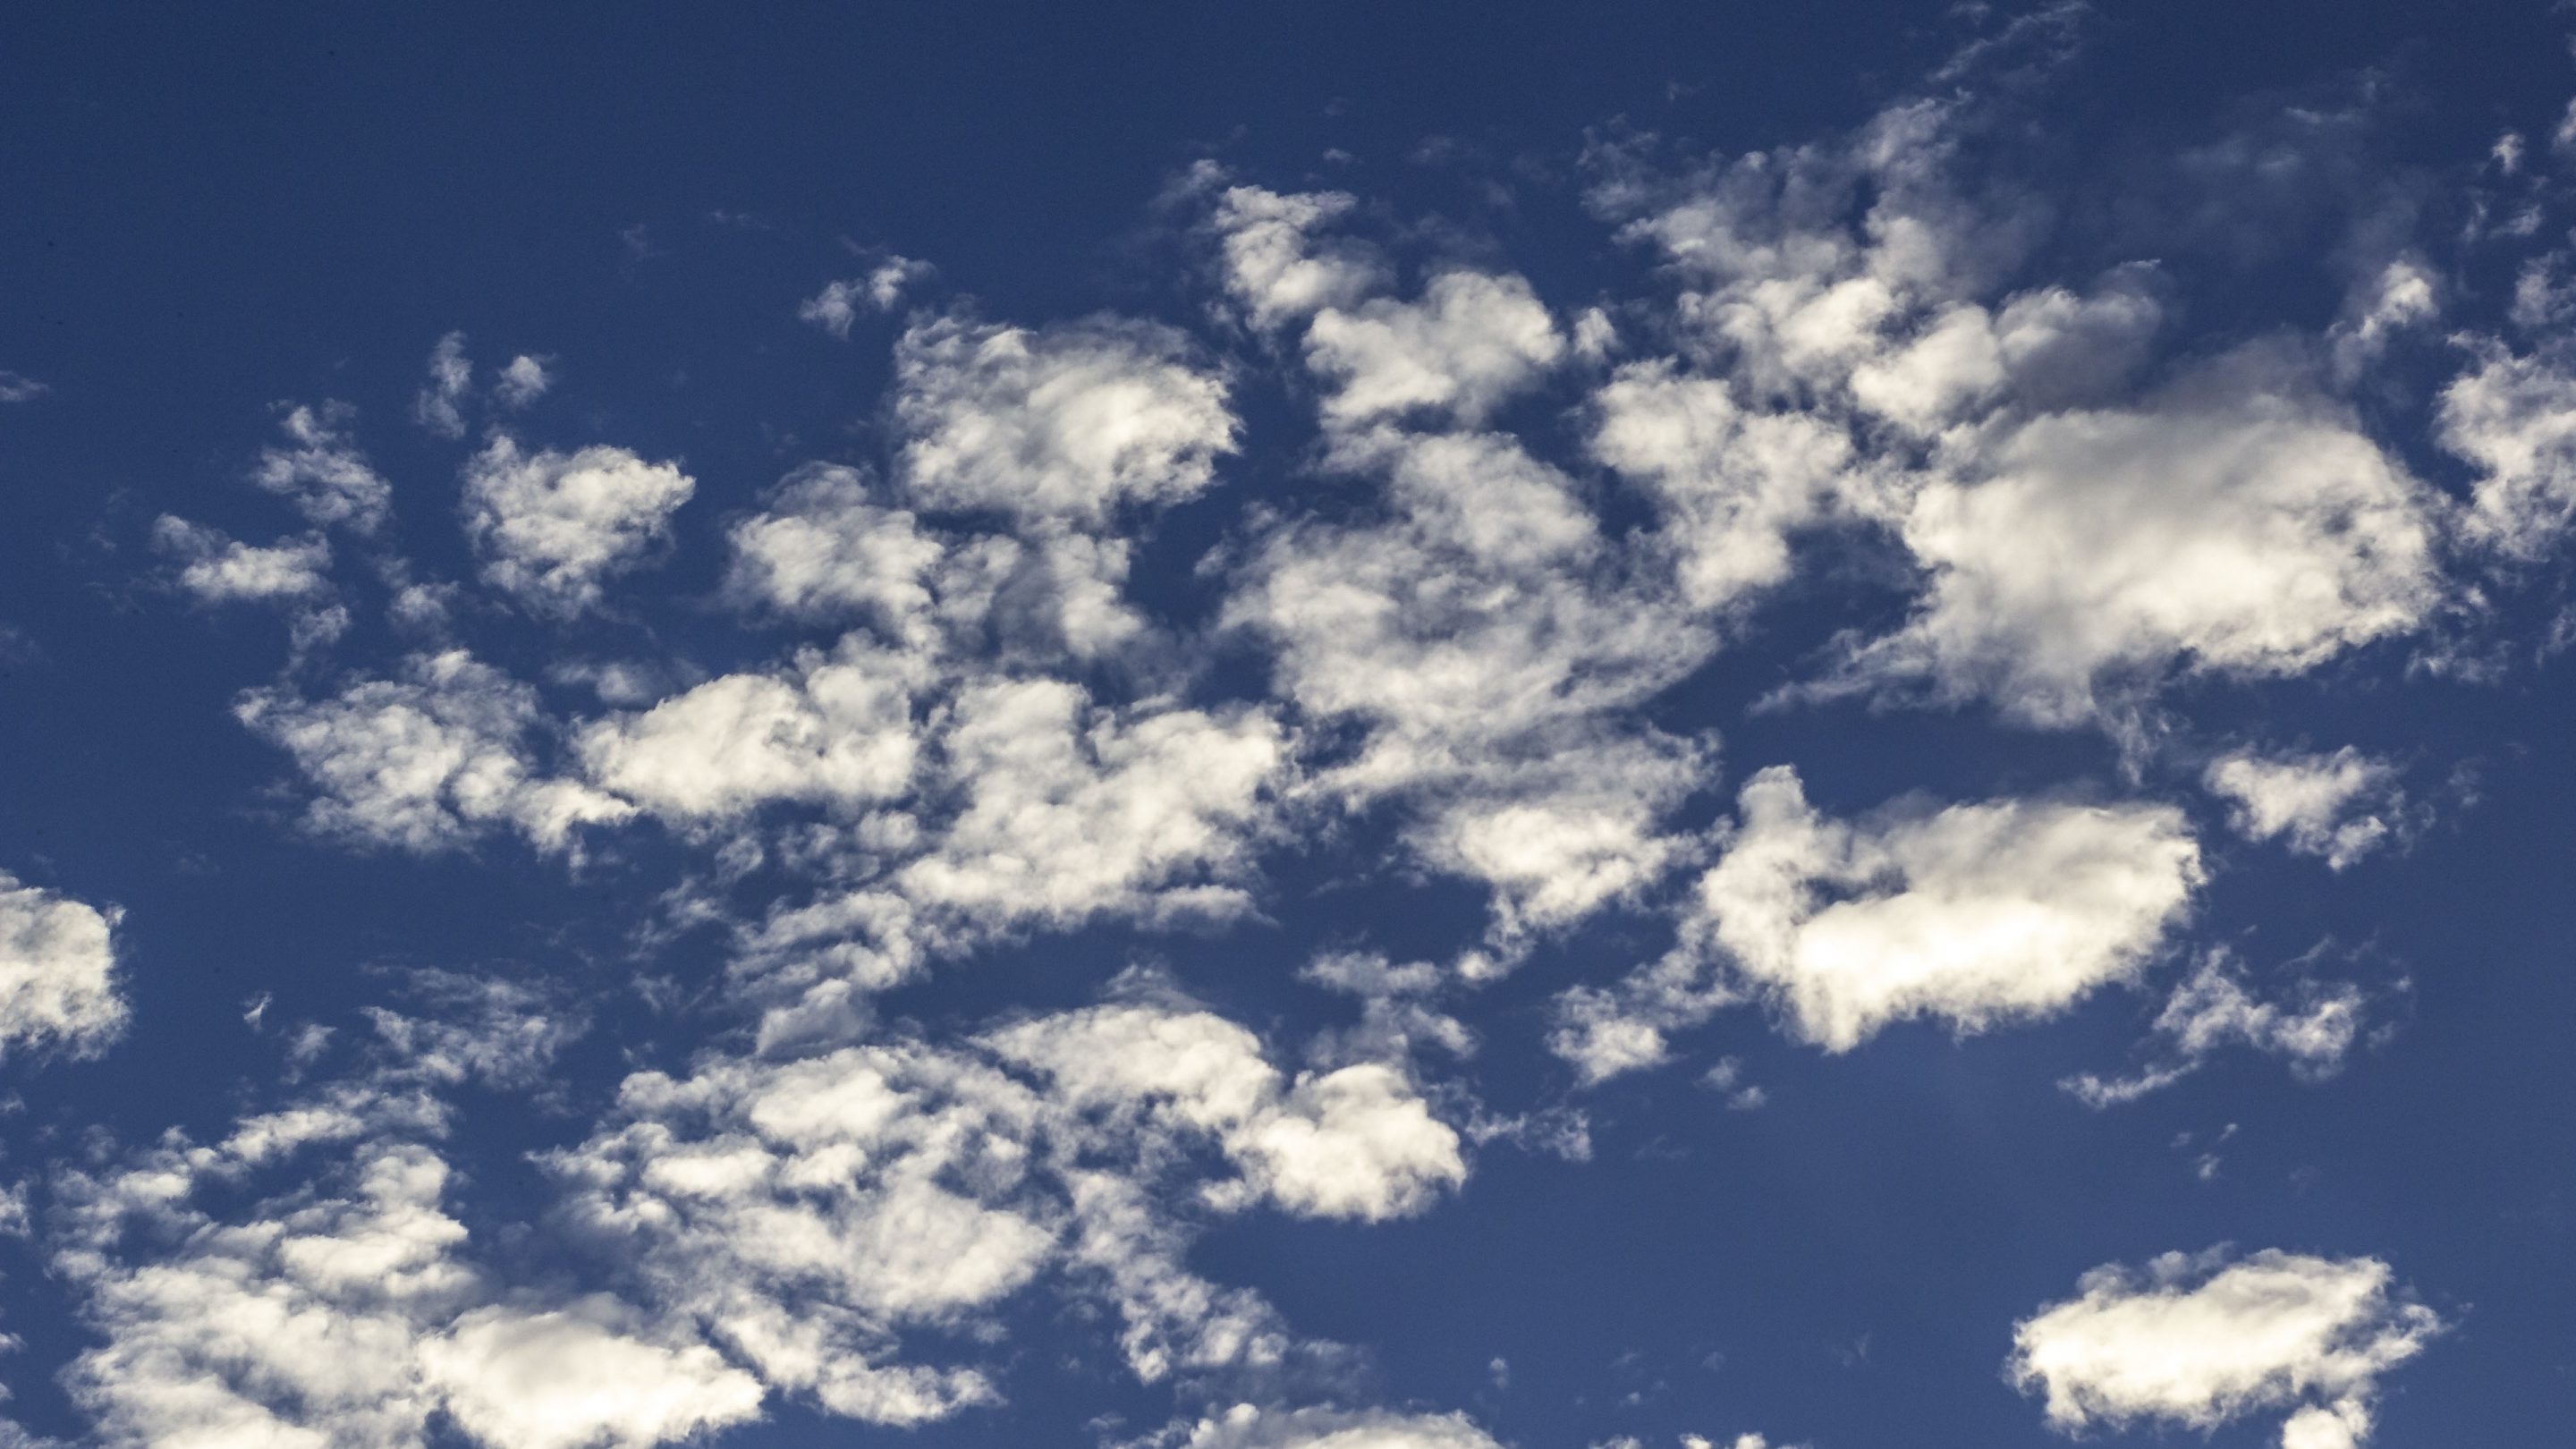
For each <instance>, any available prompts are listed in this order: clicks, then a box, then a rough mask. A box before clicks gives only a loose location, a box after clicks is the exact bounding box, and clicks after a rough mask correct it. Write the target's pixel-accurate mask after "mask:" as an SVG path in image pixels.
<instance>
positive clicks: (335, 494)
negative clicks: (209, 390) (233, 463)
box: [251, 402, 393, 534]
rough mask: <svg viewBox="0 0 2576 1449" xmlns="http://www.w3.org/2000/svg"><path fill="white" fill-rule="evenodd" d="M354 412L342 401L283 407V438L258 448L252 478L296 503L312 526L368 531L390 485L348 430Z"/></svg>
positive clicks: (380, 515) (385, 509) (387, 508)
mask: <svg viewBox="0 0 2576 1449" xmlns="http://www.w3.org/2000/svg"><path fill="white" fill-rule="evenodd" d="M357 421H358V414H357V410H356V409H355V408H352V407H350V406H349V405H347V404H346V403H337V402H326V403H322V404H319V405H316V406H306V405H302V404H298V405H296V406H293V407H289V408H286V409H285V410H284V412H283V414H282V416H281V417H280V419H279V422H278V426H279V428H280V430H281V431H283V432H284V433H285V434H286V441H285V442H284V443H282V444H273V445H271V446H270V447H268V448H266V449H263V450H262V451H261V453H260V455H259V463H258V465H257V466H256V467H255V468H253V469H252V471H251V481H252V482H254V483H256V484H258V485H259V486H260V487H262V488H264V489H266V490H268V491H269V492H271V493H274V494H277V495H278V496H279V497H282V498H284V499H285V500H286V501H287V502H289V503H291V504H293V505H295V508H296V511H297V512H299V513H302V514H303V515H304V517H305V519H306V520H307V521H308V522H310V523H312V524H313V525H314V526H315V527H317V528H346V529H348V530H349V531H350V532H352V533H358V534H372V533H374V532H376V531H377V530H378V529H380V528H382V527H383V526H384V522H385V519H386V517H387V516H388V514H389V513H390V512H391V511H392V508H393V485H391V484H389V483H387V482H386V481H385V480H384V477H383V475H381V474H379V473H377V472H376V470H375V469H374V467H372V466H371V465H369V463H368V462H367V458H366V455H365V454H364V453H361V452H360V451H359V450H358V445H357V443H356V441H355V439H354V438H353V437H352V436H351V433H352V430H353V429H354V428H355V427H356V425H357Z"/></svg>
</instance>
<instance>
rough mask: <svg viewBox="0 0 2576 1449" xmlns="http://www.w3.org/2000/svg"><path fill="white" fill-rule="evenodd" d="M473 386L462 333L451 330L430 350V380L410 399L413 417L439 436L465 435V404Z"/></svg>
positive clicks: (472, 367) (469, 361) (471, 364)
mask: <svg viewBox="0 0 2576 1449" xmlns="http://www.w3.org/2000/svg"><path fill="white" fill-rule="evenodd" d="M473 386H474V364H473V362H472V361H471V360H470V359H468V358H467V357H466V355H465V334H464V333H462V332H450V333H448V334H447V335H446V336H444V337H441V338H439V339H438V345H437V346H435V347H433V348H431V349H430V352H429V381H427V382H425V383H423V384H421V389H420V392H419V393H418V394H417V395H415V396H414V397H413V398H412V402H411V415H412V420H413V421H415V422H417V423H419V424H420V425H421V426H422V427H424V428H427V429H429V430H430V431H431V432H433V433H436V434H438V435H439V436H440V437H442V438H461V437H464V436H465V412H464V404H465V402H466V395H467V394H468V393H469V392H470V391H472V389H473Z"/></svg>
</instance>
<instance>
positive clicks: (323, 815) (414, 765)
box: [233, 649, 634, 852]
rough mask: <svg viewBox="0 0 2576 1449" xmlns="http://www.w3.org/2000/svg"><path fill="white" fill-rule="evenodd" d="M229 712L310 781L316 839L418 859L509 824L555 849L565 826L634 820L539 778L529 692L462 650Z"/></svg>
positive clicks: (261, 698)
mask: <svg viewBox="0 0 2576 1449" xmlns="http://www.w3.org/2000/svg"><path fill="white" fill-rule="evenodd" d="M233 712H234V714H235V715H236V716H237V717H238V718H239V719H240V720H241V722H242V723H243V724H244V725H246V726H248V727H249V728H250V729H251V730H252V731H253V732H254V733H256V734H259V735H261V736H262V737H264V738H266V739H267V740H268V741H269V742H270V743H272V744H275V745H276V746H278V747H279V748H280V749H283V750H285V751H286V752H287V753H288V754H289V755H291V756H293V757H294V760H295V763H296V766H297V768H299V769H301V770H302V771H303V772H304V775H305V777H306V778H307V779H308V780H309V781H311V782H312V784H313V786H314V788H315V791H316V793H315V795H314V797H313V799H312V800H311V801H310V802H308V803H307V805H306V806H305V809H304V824H305V827H306V828H307V829H309V830H312V831H313V832H314V833H316V834H318V835H323V836H327V837H333V838H337V839H342V840H348V841H352V842H356V843H361V844H367V845H380V846H393V847H397V848H400V849H404V850H411V851H421V852H428V851H436V850H442V849H447V848H451V847H454V846H457V845H461V844H463V843H464V842H465V841H467V840H468V839H470V838H472V836H473V835H474V834H475V833H476V832H477V831H479V830H481V829H483V828H486V827H489V826H494V825H509V826H513V827H515V828H517V829H518V830H520V831H521V832H523V833H525V834H526V835H527V836H528V837H529V838H530V839H531V840H533V841H535V842H536V843H537V844H538V845H540V846H542V847H544V848H545V849H548V850H562V849H566V848H568V847H569V846H570V844H571V834H572V831H573V829H574V828H575V827H577V826H581V825H586V824H594V823H611V822H615V821H619V820H623V819H625V818H626V817H628V816H629V815H631V814H633V813H634V807H633V806H631V805H628V804H627V803H625V802H624V801H621V800H618V799H616V798H615V797H613V796H609V795H604V794H602V793H600V792H599V791H597V790H594V789H591V788H590V787H588V786H586V785H582V784H579V783H577V782H574V781H569V780H560V779H551V778H547V777H545V776H544V775H542V774H540V773H539V771H538V769H537V766H536V765H535V763H534V762H533V760H532V758H531V756H530V754H529V748H528V737H529V736H530V735H531V734H534V733H537V732H539V731H540V729H541V727H542V726H544V725H545V723H546V721H545V717H544V714H543V712H542V711H541V710H540V708H539V706H538V703H537V698H536V692H535V691H534V690H533V689H530V688H529V687H528V686H527V685H525V684H521V683H519V682H517V681H515V680H512V679H510V678H508V677H507V676H505V675H503V674H501V673H500V672H499V671H498V670H495V669H493V668H492V667H491V666H490V665H487V664H483V663H480V662H479V661H477V660H475V659H474V658H473V656H471V655H469V654H467V653H466V652H465V651H463V650H461V649H455V650H447V651H444V652H442V653H437V654H422V655H415V656H413V658H412V659H411V660H410V661H409V664H408V667H407V668H406V670H405V674H404V677H403V678H400V679H366V680H360V681H358V682H356V683H354V684H351V685H349V686H348V687H347V688H346V689H344V690H342V691H341V692H340V693H339V694H337V695H334V696H332V697H330V698H327V699H319V700H310V699H305V698H303V697H301V696H299V695H297V694H295V693H293V692H291V691H290V690H288V689H287V688H286V687H285V686H283V685H279V686H272V687H270V688H266V689H256V690H251V691H248V692H246V693H245V694H243V695H242V697H241V699H240V700H239V702H238V703H236V704H235V706H234V710H233Z"/></svg>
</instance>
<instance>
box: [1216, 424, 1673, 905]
mask: <svg viewBox="0 0 2576 1449" xmlns="http://www.w3.org/2000/svg"><path fill="white" fill-rule="evenodd" d="M1344 461H1345V462H1346V463H1349V464H1351V465H1354V466H1357V465H1361V464H1363V463H1364V464H1366V465H1367V466H1369V467H1370V468H1372V469H1382V470H1383V472H1384V476H1385V492H1386V496H1387V501H1388V502H1389V504H1391V505H1392V508H1391V512H1392V513H1393V516H1392V517H1389V518H1386V519H1384V520H1382V521H1378V522H1374V523H1367V524H1360V525H1342V526H1335V525H1328V524H1323V523H1316V522H1294V523H1285V524H1282V525H1279V526H1277V527H1276V528H1274V529H1273V530H1272V531H1271V532H1270V533H1269V534H1268V535H1267V536H1265V537H1264V538H1262V539H1261V540H1260V542H1259V543H1258V545H1257V546H1256V547H1255V548H1254V549H1253V550H1252V551H1251V554H1250V556H1249V558H1248V559H1247V560H1246V561H1245V563H1244V564H1243V566H1242V567H1241V568H1240V569H1239V570H1238V571H1237V574H1236V578H1235V580H1234V591H1233V594H1232V596H1231V597H1230V598H1229V599H1228V601H1227V604H1226V612H1225V616H1224V618H1225V622H1226V623H1227V624H1228V625H1229V626H1230V627H1232V628H1235V629H1241V630H1248V631H1254V632H1257V633H1258V634H1259V635H1260V636H1262V637H1264V638H1265V639H1267V640H1268V641H1269V642H1270V643H1271V645H1272V646H1273V648H1274V650H1275V654H1274V657H1273V661H1272V669H1273V685H1272V687H1273V690H1274V691H1275V692H1276V693H1277V694H1278V695H1280V696H1281V697H1282V698H1284V699H1286V700H1287V701H1289V702H1290V703H1292V704H1293V705H1294V706H1295V707H1296V708H1297V709H1298V710H1299V711H1300V712H1301V713H1303V714H1304V715H1305V716H1307V717H1308V718H1310V719H1313V720H1316V721H1319V722H1326V721H1349V722H1353V723H1357V724H1359V725H1362V726H1364V727H1365V733H1364V734H1362V736H1361V737H1360V740H1359V742H1358V745H1357V748H1356V750H1355V752H1354V753H1352V755H1351V756H1350V757H1349V758H1347V759H1343V760H1337V761H1330V762H1326V764H1325V768H1323V769H1322V770H1321V772H1320V773H1319V775H1318V777H1317V780H1316V783H1317V786H1318V787H1319V788H1321V789H1323V790H1326V791H1329V792H1331V793H1332V794H1334V795H1337V796H1340V797H1341V798H1343V799H1345V800H1346V801H1348V802H1350V803H1352V804H1366V803H1368V802H1371V801H1374V800H1378V799H1383V798H1386V797H1388V796H1398V797H1403V798H1405V799H1407V800H1408V801H1409V802H1412V803H1413V804H1414V806H1415V809H1416V810H1417V811H1418V814H1417V815H1416V818H1415V819H1414V820H1413V821H1412V822H1411V823H1409V824H1408V826H1407V837H1408V840H1409V842H1410V843H1411V844H1412V845H1413V847H1414V848H1415V849H1416V850H1417V852H1418V853H1420V854H1421V855H1422V857H1423V858H1424V859H1425V860H1426V861H1428V862H1429V863H1431V864H1433V865H1434V866H1435V867H1437V868H1438V869H1441V870H1443V871H1446V872H1455V873H1458V874H1462V875H1465V876H1467V877H1469V878H1471V879H1477V880H1481V881H1483V882H1485V883H1486V884H1488V885H1489V886H1491V887H1493V888H1494V889H1495V891H1496V893H1497V906H1498V910H1499V915H1498V920H1497V925H1498V929H1500V930H1501V931H1502V932H1503V933H1504V934H1505V935H1506V936H1512V935H1516V934H1518V933H1519V932H1521V931H1524V930H1528V929H1543V928H1550V927H1554V926H1558V925H1562V924H1564V923H1566V922H1568V921H1571V920H1573V919H1575V918H1577V917H1579V916H1581V915H1582V914H1584V913H1585V912H1587V911H1589V910H1590V909H1592V908H1594V907H1596V906H1598V905H1600V904H1602V903H1603V902H1605V901H1608V900H1611V899H1615V898H1618V897H1620V896H1622V895H1625V894H1627V893H1629V892H1631V891H1632V890H1634V889H1636V888H1637V887H1639V886H1641V885H1643V884H1644V883H1646V882H1647V881H1649V880H1651V879H1652V878H1653V877H1654V876H1655V875H1656V874H1657V873H1659V872H1660V870H1661V869H1662V868H1663V867H1664V866H1665V865H1666V864H1668V863H1669V862H1670V861H1671V860H1672V859H1673V858H1674V857H1675V855H1676V851H1677V848H1678V847H1677V846H1676V844H1675V842H1673V841H1671V840H1670V839H1669V838H1667V837H1666V836H1665V835H1664V834H1663V832H1662V830H1661V828H1660V822H1661V818H1662V816H1663V814H1664V813H1665V811H1666V810H1667V809H1668V808H1669V807H1670V806H1671V805H1672V804H1674V803H1675V802H1676V801H1677V800H1678V799H1679V797H1680V796H1681V795H1682V794H1683V793H1685V792H1687V790H1688V789H1689V788H1690V787H1691V785H1692V784H1693V783H1694V782H1695V781H1696V779H1697V778H1698V776H1699V774H1700V772H1701V771H1702V769H1703V768H1704V767H1705V764H1706V762H1707V761H1706V754H1707V752H1706V751H1705V750H1703V749H1701V748H1700V747H1699V746H1697V745H1696V744H1694V743H1693V742H1690V741H1684V740H1680V739H1677V738H1674V737H1672V736H1669V735H1664V734H1661V733H1658V732H1655V731H1652V730H1646V729H1640V728H1638V727H1637V726H1636V725H1635V724H1633V723H1631V722H1629V721H1627V720H1625V719H1623V718H1622V717H1621V712H1622V711H1624V710H1627V709H1630V708H1632V707H1633V706H1635V705H1637V704H1638V703H1640V702H1642V701H1643V700H1645V699H1647V698H1650V697H1652V696H1653V695H1654V694H1655V693H1657V692H1659V691H1660V690H1661V689H1663V688H1664V687H1665V686H1667V685H1669V684H1670V683H1672V682H1674V681H1675V680H1677V679H1679V678H1680V677H1681V676H1682V675H1684V674H1686V673H1687V672H1689V670H1690V669H1691V668H1692V667H1694V666H1695V665H1696V664H1697V663H1698V662H1699V661H1700V660H1701V659H1703V658H1705V657H1706V654H1707V651H1708V649H1709V648H1710V644H1711V641H1710V639H1709V637H1708V635H1707V633H1706V631H1705V630H1704V629H1702V628H1700V627H1699V626H1698V625H1697V624H1696V623H1694V621H1693V620H1691V619H1690V618H1689V617H1687V616H1686V615H1685V614H1684V613H1683V612H1682V611H1681V610H1680V609H1679V607H1677V606H1676V605H1675V604H1674V603H1673V602H1672V601H1670V600H1667V599H1664V598H1662V597H1659V596H1658V595H1656V594H1653V593H1650V592H1647V591H1645V590H1643V589H1638V588H1634V587H1632V586H1630V585H1629V583H1628V581H1627V580H1625V579H1623V578H1622V577H1621V576H1620V575H1619V574H1618V573H1617V571H1616V570H1615V567H1614V566H1613V564H1612V562H1611V559H1610V551H1609V549H1608V547H1607V545H1606V543H1605V541H1604V540H1603V539H1602V538H1601V536H1600V533H1599V530H1598V528H1597V526H1596V524H1595V523H1594V521H1593V519H1592V517H1591V515H1590V513H1589V512H1588V511H1587V510H1586V509H1585V508H1584V507H1583V506H1582V504H1581V502H1580V500H1579V498H1578V497H1577V495H1576V489H1575V485H1574V484H1573V481H1572V480H1571V479H1568V478H1567V477H1566V476H1565V475H1564V474H1563V473H1561V472H1559V471H1557V470H1556V469H1554V468H1550V467H1548V466H1546V465H1545V464H1542V463H1540V462H1539V461H1538V460H1536V459H1534V458H1532V457H1530V456H1529V455H1528V454H1527V453H1526V452H1524V451H1522V450H1521V448H1520V447H1519V446H1518V445H1517V444H1516V443H1515V442H1514V441H1513V440H1511V439H1509V438H1506V437H1501V436H1498V435H1492V434H1456V435H1436V436H1430V437H1400V436H1394V435H1381V436H1379V437H1377V438H1376V439H1374V440H1372V441H1370V442H1368V443H1367V444H1366V445H1365V446H1364V447H1363V446H1356V445H1355V446H1354V447H1353V448H1351V449H1346V450H1345V456H1344Z"/></svg>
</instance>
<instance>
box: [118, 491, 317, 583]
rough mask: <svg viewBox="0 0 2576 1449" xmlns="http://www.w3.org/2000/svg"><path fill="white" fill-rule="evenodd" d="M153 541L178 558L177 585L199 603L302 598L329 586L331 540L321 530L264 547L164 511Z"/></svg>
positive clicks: (154, 544) (153, 528)
mask: <svg viewBox="0 0 2576 1449" xmlns="http://www.w3.org/2000/svg"><path fill="white" fill-rule="evenodd" d="M152 545H153V547H155V548H157V549H159V550H160V551H161V552H163V553H165V554H168V555H170V556H171V557H173V558H175V559H178V560H179V561H180V567H179V576H178V583H179V587H180V588H182V589H184V590H186V591H187V592H188V593H189V594H191V595H193V596H194V597H195V598H196V599H198V600H199V601H200V602H202V603H209V604H222V603H235V602H241V601H261V600H269V599H305V598H311V597H312V596H314V595H316V594H321V593H326V592H328V591H329V590H330V587H331V581H330V578H329V576H328V570H329V569H330V567H331V544H330V541H329V540H328V539H326V538H324V537H323V536H322V535H321V534H319V533H313V534H307V535H305V536H303V537H301V538H291V539H287V540H285V541H284V542H282V543H277V544H271V545H268V546H266V547H262V546H260V545H257V544H248V543H243V542H241V541H240V540H238V539H235V538H232V537H230V536H228V535H226V534H225V533H224V532H223V530H221V529H218V528H210V527H208V526H206V525H204V524H197V523H190V522H188V521H187V520H186V519H183V518H173V517H171V516H170V515H168V514H166V513H165V514H163V515H161V517H160V518H159V519H158V520H156V521H155V522H154V523H153V525H152Z"/></svg>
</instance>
